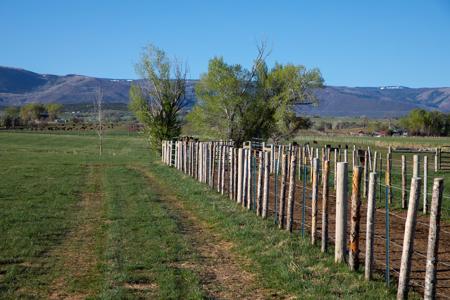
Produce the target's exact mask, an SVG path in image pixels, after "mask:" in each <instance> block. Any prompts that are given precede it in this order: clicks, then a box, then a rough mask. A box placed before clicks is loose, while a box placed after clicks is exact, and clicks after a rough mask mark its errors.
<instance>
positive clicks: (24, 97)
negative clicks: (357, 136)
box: [0, 66, 450, 117]
mask: <svg viewBox="0 0 450 300" xmlns="http://www.w3.org/2000/svg"><path fill="white" fill-rule="evenodd" d="M133 82H135V81H134V80H126V79H107V78H95V77H88V76H82V75H65V76H57V75H48V74H38V73H34V72H30V71H27V70H23V69H16V68H9V67H1V66H0V106H8V105H22V104H24V103H29V102H41V103H48V102H58V103H62V104H79V103H91V102H92V101H93V99H94V97H95V93H96V89H97V88H98V87H99V86H101V87H102V89H103V94H104V101H105V102H107V103H128V91H129V89H130V86H131V84H132V83H133ZM195 84H196V81H195V80H191V81H189V82H188V86H187V96H186V98H187V101H188V103H189V105H188V107H191V106H192V105H193V104H194V103H195V102H196V99H195V93H194V87H195ZM317 95H318V97H319V100H320V104H319V106H318V107H310V106H299V107H298V111H299V112H300V113H306V114H310V115H321V116H367V117H396V116H401V115H404V114H406V113H408V112H409V111H410V110H411V109H413V108H417V107H420V108H425V109H428V110H440V111H443V112H450V88H448V87H443V88H407V87H401V86H387V87H339V86H327V87H326V88H324V89H321V90H318V91H317Z"/></svg>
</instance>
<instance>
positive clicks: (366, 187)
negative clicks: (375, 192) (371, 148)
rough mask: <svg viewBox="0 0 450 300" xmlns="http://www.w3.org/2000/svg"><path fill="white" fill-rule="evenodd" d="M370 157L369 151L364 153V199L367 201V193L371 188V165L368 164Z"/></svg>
mask: <svg viewBox="0 0 450 300" xmlns="http://www.w3.org/2000/svg"><path fill="white" fill-rule="evenodd" d="M368 159H369V155H368V153H367V151H364V175H363V176H364V177H363V195H364V198H365V199H367V192H368V190H369V189H368V186H369V169H368V168H369V164H368Z"/></svg>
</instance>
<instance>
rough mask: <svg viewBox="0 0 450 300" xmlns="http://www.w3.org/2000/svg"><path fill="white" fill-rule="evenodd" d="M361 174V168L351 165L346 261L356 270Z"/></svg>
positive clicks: (357, 261)
mask: <svg viewBox="0 0 450 300" xmlns="http://www.w3.org/2000/svg"><path fill="white" fill-rule="evenodd" d="M361 175H362V168H361V167H359V166H357V165H355V166H353V178H352V206H351V222H350V250H349V257H348V263H349V266H350V270H352V271H356V270H358V268H359V231H360V219H361V188H360V186H361Z"/></svg>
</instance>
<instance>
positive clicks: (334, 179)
mask: <svg viewBox="0 0 450 300" xmlns="http://www.w3.org/2000/svg"><path fill="white" fill-rule="evenodd" d="M337 163H338V150H337V149H336V148H335V149H334V174H333V188H334V190H336V174H337Z"/></svg>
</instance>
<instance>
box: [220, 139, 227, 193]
mask: <svg viewBox="0 0 450 300" xmlns="http://www.w3.org/2000/svg"><path fill="white" fill-rule="evenodd" d="M221 148H222V158H221V159H222V169H221V174H220V193H221V194H222V195H224V194H225V169H226V164H227V151H226V150H227V146H225V145H222V146H221Z"/></svg>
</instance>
